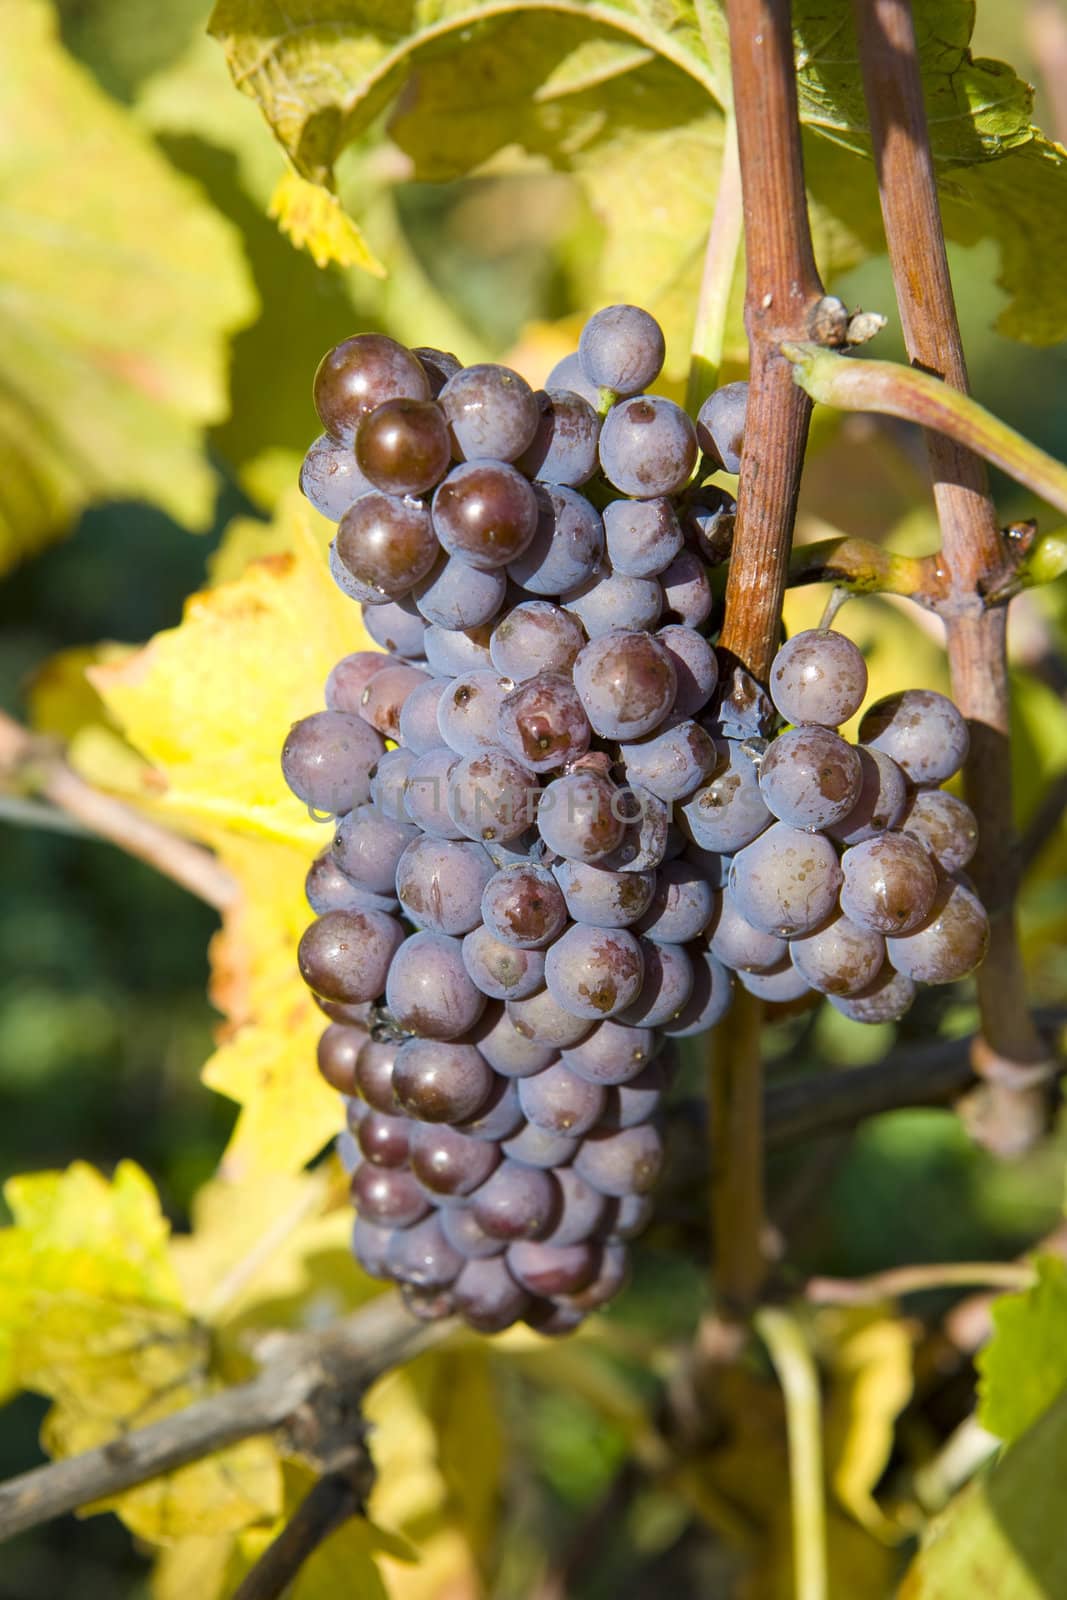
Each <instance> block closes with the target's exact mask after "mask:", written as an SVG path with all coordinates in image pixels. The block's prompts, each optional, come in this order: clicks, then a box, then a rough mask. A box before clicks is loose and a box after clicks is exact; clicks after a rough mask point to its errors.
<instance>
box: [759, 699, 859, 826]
mask: <svg viewBox="0 0 1067 1600" xmlns="http://www.w3.org/2000/svg"><path fill="white" fill-rule="evenodd" d="M759 783H760V793H761V794H762V796H763V799H764V802H765V804H766V805H767V807H768V809H769V810H770V811H771V813H772V814H773V815H774V816H776V817H777V818H778V820H779V822H788V824H789V826H790V827H791V828H828V827H830V826H831V825H832V824H833V823H835V822H837V823H840V822H843V821H844V820H845V818H846V817H848V816H849V815H850V813H851V812H852V810H853V809H854V807H855V805H856V803H857V801H858V800H859V797H860V792H861V789H862V787H863V769H862V767H861V765H860V758H859V755H858V753H857V752H856V751H855V750H854V749H853V748H852V746H851V745H850V744H848V743H846V741H845V740H844V739H842V738H841V736H840V734H837V733H834V732H833V730H832V729H830V728H823V727H820V726H819V725H818V724H817V723H804V724H802V725H801V726H800V727H797V728H791V729H790V730H789V731H788V732H786V733H782V734H779V736H778V738H777V739H775V740H774V742H773V743H772V744H771V747H770V749H769V750H768V751H767V753H766V754H765V756H764V757H763V761H762V763H761V765H760V773H759Z"/></svg>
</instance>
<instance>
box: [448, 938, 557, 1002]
mask: <svg viewBox="0 0 1067 1600" xmlns="http://www.w3.org/2000/svg"><path fill="white" fill-rule="evenodd" d="M463 964H464V966H465V967H466V969H467V971H468V972H469V973H470V975H471V978H472V979H473V980H474V982H475V983H476V984H477V986H478V988H479V989H480V990H481V991H482V993H483V994H485V995H488V996H489V997H490V999H492V1000H512V999H514V1000H523V999H525V997H526V996H527V995H529V994H533V993H534V992H535V991H536V990H538V989H540V988H541V987H542V985H543V984H544V981H545V958H544V955H543V954H542V952H541V951H540V950H520V949H519V947H518V945H514V944H505V943H504V941H503V940H502V939H498V938H497V937H496V936H495V935H494V934H492V933H490V932H489V929H488V928H486V927H485V926H484V925H482V926H480V927H477V928H473V929H472V930H471V931H470V932H469V933H468V934H467V936H466V938H465V939H464V941H463Z"/></svg>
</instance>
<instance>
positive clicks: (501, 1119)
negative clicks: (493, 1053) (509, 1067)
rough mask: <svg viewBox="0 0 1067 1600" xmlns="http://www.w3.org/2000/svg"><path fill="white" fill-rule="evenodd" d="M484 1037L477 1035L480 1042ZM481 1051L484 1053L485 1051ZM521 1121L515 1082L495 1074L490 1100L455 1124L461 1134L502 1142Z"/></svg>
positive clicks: (517, 1129)
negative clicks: (473, 1113) (470, 1115)
mask: <svg viewBox="0 0 1067 1600" xmlns="http://www.w3.org/2000/svg"><path fill="white" fill-rule="evenodd" d="M480 1026H481V1024H480V1023H479V1027H480ZM473 1036H474V1035H473V1034H472V1037H473ZM483 1037H484V1036H483V1035H482V1034H481V1033H479V1034H478V1040H479V1044H480V1043H481V1042H482V1039H483ZM479 1053H480V1054H483V1055H484V1054H485V1052H484V1051H480V1052H479ZM486 1059H488V1057H486ZM522 1124H523V1110H522V1106H521V1105H520V1104H519V1091H518V1086H517V1083H516V1081H515V1080H514V1079H513V1078H506V1077H503V1076H500V1075H497V1074H496V1073H494V1075H493V1087H492V1088H491V1089H490V1091H489V1098H488V1100H486V1102H485V1104H484V1105H483V1106H481V1107H480V1108H479V1110H478V1111H477V1112H476V1113H475V1115H474V1116H473V1117H464V1118H463V1119H462V1121H460V1122H458V1123H457V1124H456V1126H457V1127H458V1128H459V1131H460V1132H461V1133H469V1134H470V1136H471V1138H472V1139H492V1140H493V1141H494V1142H497V1143H499V1141H500V1140H501V1139H510V1138H511V1135H512V1134H513V1133H517V1132H518V1131H519V1129H520V1128H521V1127H522Z"/></svg>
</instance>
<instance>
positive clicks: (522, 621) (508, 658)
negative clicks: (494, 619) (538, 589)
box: [489, 600, 585, 683]
mask: <svg viewBox="0 0 1067 1600" xmlns="http://www.w3.org/2000/svg"><path fill="white" fill-rule="evenodd" d="M584 643H585V633H584V630H583V629H582V626H581V624H580V623H579V622H578V620H577V618H576V617H574V616H572V615H571V613H570V612H569V611H564V610H562V609H561V608H560V607H559V606H554V605H550V604H549V602H548V601H547V600H526V601H524V602H523V603H522V605H518V606H516V607H515V609H514V610H513V611H509V612H508V614H507V616H506V617H503V618H502V619H501V621H500V622H498V623H497V625H496V627H495V628H494V629H493V634H492V637H491V639H490V640H489V654H490V656H491V657H492V661H493V666H494V667H495V668H496V670H497V671H498V672H501V673H503V675H504V676H505V677H506V678H511V679H512V680H513V682H515V683H522V682H524V681H525V680H526V679H527V678H535V677H537V675H538V674H539V673H541V672H563V673H566V672H569V671H570V669H571V667H573V665H574V662H575V659H576V658H577V655H578V652H579V650H580V649H581V648H582V646H583V644H584Z"/></svg>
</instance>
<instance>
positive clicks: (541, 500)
mask: <svg viewBox="0 0 1067 1600" xmlns="http://www.w3.org/2000/svg"><path fill="white" fill-rule="evenodd" d="M663 353H664V352H663V336H662V333H661V332H660V329H659V327H658V326H657V324H656V323H655V321H654V319H653V318H651V317H650V316H648V314H647V313H646V312H644V311H641V310H639V309H638V308H637V307H634V306H614V307H609V308H608V309H607V310H605V311H601V312H598V313H597V314H596V315H595V316H594V317H592V318H591V319H590V321H589V322H588V323H587V324H586V327H585V328H584V330H583V332H582V335H581V340H580V344H579V349H578V352H577V354H576V355H574V356H569V357H567V358H566V359H565V360H564V361H563V362H561V363H560V364H559V365H558V366H557V368H556V369H555V370H554V372H553V373H552V374H551V375H550V377H549V379H548V382H547V385H546V388H545V390H544V391H533V390H531V389H530V387H529V386H528V385H527V384H526V383H525V382H524V380H523V379H522V378H521V377H520V376H519V375H518V374H517V373H515V372H512V371H510V370H509V369H507V368H505V367H502V366H496V365H491V364H480V365H477V366H471V367H462V366H461V365H460V363H459V362H458V361H457V360H456V358H455V357H454V356H451V355H448V354H446V353H445V352H442V351H439V350H431V349H416V350H408V349H406V348H404V347H403V346H401V345H399V344H397V343H396V342H395V341H393V340H391V339H389V338H386V337H385V336H384V335H380V334H361V335H359V336H357V337H354V338H351V339H347V340H345V341H344V343H343V344H341V345H338V346H337V347H336V349H334V350H331V351H330V352H329V353H328V355H327V356H326V357H325V358H324V360H323V362H322V363H321V365H320V367H319V371H318V373H317V375H316V379H315V389H314V398H315V405H316V409H317V410H318V413H319V417H320V419H321V421H322V423H323V426H324V428H325V430H326V431H325V432H324V433H323V434H322V436H321V437H320V438H319V439H317V440H316V441H315V443H314V444H313V445H312V446H311V448H310V450H309V451H308V453H307V456H306V458H305V461H304V465H303V469H302V473H301V485H302V488H303V490H304V492H305V494H306V495H307V496H308V498H309V499H310V500H311V502H312V503H313V504H314V505H315V506H316V507H317V508H318V510H320V511H321V512H322V513H323V514H324V515H326V516H327V517H329V518H330V519H331V520H333V521H334V522H336V524H337V532H336V536H335V538H334V541H333V544H332V546H331V551H330V561H331V570H332V572H333V575H334V578H335V580H336V582H337V583H338V584H339V586H340V587H341V589H342V590H343V591H344V592H345V593H346V594H348V595H350V596H351V597H352V598H353V599H354V600H356V601H358V602H359V603H360V605H361V606H362V608H363V617H364V623H365V626H366V629H367V631H368V633H369V634H370V636H371V637H372V638H373V640H374V641H375V642H376V643H377V644H378V645H379V646H380V647H381V648H380V650H378V651H361V652H357V653H356V654H354V655H350V656H347V657H345V658H344V659H343V660H342V661H340V662H338V664H337V665H336V667H335V668H334V670H333V672H332V673H331V674H330V678H329V680H328V682H327V685H326V709H325V710H324V711H320V712H317V713H315V714H314V715H313V716H310V717H307V718H305V719H304V720H303V721H302V722H299V723H297V724H295V726H294V727H293V728H292V730H291V731H290V734H289V737H288V739H287V741H286V744H285V748H284V751H283V757H282V764H283V770H284V772H285V776H286V779H287V781H288V783H289V785H290V787H291V788H292V789H293V791H294V792H295V793H296V794H297V795H298V796H299V797H300V798H301V799H302V800H303V801H304V802H305V803H306V804H307V805H308V807H309V808H311V810H312V811H313V812H314V813H318V814H321V815H322V816H323V817H325V818H328V819H336V832H335V836H334V839H333V843H332V845H331V847H330V849H329V850H327V851H325V852H324V853H323V854H322V855H321V856H320V857H319V859H318V860H317V861H316V862H315V863H314V865H313V866H312V868H311V871H310V873H309V876H308V883H307V893H308V899H309V902H310V904H311V906H312V909H313V910H314V911H315V913H316V915H317V920H316V921H315V922H314V923H313V924H312V926H311V927H310V928H309V929H308V930H307V932H306V933H305V935H304V937H303V939H302V940H301V943H300V950H299V962H300V968H301V971H302V973H303V976H304V978H305V980H306V981H307V983H308V984H309V986H310V988H311V989H312V991H313V992H314V994H315V996H316V999H317V1000H318V1003H319V1005H320V1006H321V1007H322V1009H323V1010H324V1011H325V1012H326V1013H327V1015H328V1017H329V1018H330V1025H329V1026H328V1027H327V1029H326V1031H325V1033H324V1034H323V1036H322V1040H321V1044H320V1048H319V1067H320V1070H321V1072H322V1073H323V1075H324V1077H325V1078H326V1079H327V1081H328V1082H329V1083H331V1084H332V1085H333V1086H334V1087H336V1088H337V1089H338V1090H340V1091H341V1093H342V1094H343V1095H344V1096H345V1097H346V1100H347V1106H348V1121H349V1129H350V1133H349V1136H348V1138H347V1141H346V1142H345V1144H344V1151H345V1153H346V1156H347V1159H348V1164H349V1166H350V1170H351V1187H352V1195H353V1199H354V1202H355V1206H356V1210H357V1220H356V1224H355V1230H354V1249H355V1253H356V1256H357V1258H358V1259H359V1261H360V1262H361V1263H362V1265H363V1266H364V1267H365V1269H366V1270H367V1271H368V1272H370V1273H371V1274H373V1275H376V1276H379V1277H383V1278H387V1279H390V1280H393V1281H395V1282H397V1283H399V1284H400V1285H401V1286H402V1289H403V1293H404V1295H405V1298H406V1299H407V1301H408V1303H409V1305H410V1306H411V1308H412V1310H413V1311H414V1312H416V1313H417V1314H418V1315H420V1316H424V1317H427V1318H433V1317H438V1316H444V1315H448V1314H451V1313H458V1314H459V1315H461V1316H463V1317H464V1318H465V1319H466V1320H467V1321H468V1322H469V1323H470V1324H471V1325H472V1326H473V1327H475V1328H477V1329H480V1330H483V1331H486V1332H495V1331H498V1330H501V1329H503V1328H506V1327H508V1326H510V1325H511V1324H512V1323H513V1322H515V1321H517V1320H524V1321H526V1322H527V1323H529V1324H530V1325H531V1326H533V1327H536V1328H538V1329H540V1330H541V1331H544V1332H559V1333H562V1332H567V1331H568V1330H570V1329H572V1328H573V1327H575V1326H577V1324H578V1323H579V1322H580V1321H581V1320H582V1319H583V1317H584V1316H585V1315H586V1314H587V1313H588V1312H589V1311H590V1310H591V1309H593V1308H595V1307H596V1306H599V1305H601V1304H603V1303H605V1302H606V1301H607V1300H608V1299H609V1298H610V1297H611V1296H612V1295H613V1294H614V1293H615V1292H616V1291H617V1290H618V1288H619V1287H620V1285H621V1284H622V1282H623V1281H624V1278H625V1275H626V1266H627V1241H628V1240H629V1239H630V1238H632V1237H633V1236H634V1234H636V1233H637V1232H638V1231H639V1230H640V1229H641V1228H642V1227H643V1225H644V1224H645V1222H646V1221H647V1218H648V1214H649V1209H650V1201H649V1199H648V1193H649V1190H650V1189H651V1187H652V1185H653V1184H654V1182H655V1179H656V1176H657V1174H658V1171H659V1168H660V1166H661V1164H662V1159H663V1149H662V1143H661V1136H660V1132H659V1127H658V1121H657V1118H658V1113H659V1110H660V1106H661V1102H662V1097H663V1094H664V1092H665V1090H666V1088H667V1087H668V1086H669V1082H670V1078H671V1071H672V1065H673V1056H672V1050H673V1041H674V1040H675V1039H677V1038H681V1037H685V1036H687V1035H691V1034H695V1033H699V1032H702V1031H703V1030H704V1029H706V1028H708V1027H710V1026H711V1025H712V1024H713V1023H715V1022H716V1021H718V1020H719V1018H720V1017H721V1016H722V1015H723V1014H724V1012H725V1011H726V1009H727V1007H728V1006H729V1004H730V1000H731V996H732V992H733V986H734V984H735V982H740V983H741V984H743V985H744V986H745V987H747V988H750V989H752V990H753V991H754V992H756V993H758V994H761V995H764V996H765V997H767V998H768V999H781V1000H792V999H794V998H795V997H796V996H797V994H798V993H800V992H803V993H807V992H809V990H818V991H821V992H823V993H828V994H829V995H830V996H831V999H832V1000H833V1002H834V1003H835V1004H837V1005H839V1006H840V1007H841V1008H842V1009H846V1010H848V1012H849V1014H850V1015H856V1016H865V1017H866V1018H867V1019H869V1020H880V1019H881V1018H882V1017H883V1016H890V1015H898V1014H899V1012H900V1010H901V1009H902V1008H903V1006H904V1004H906V1002H907V1001H908V1000H910V997H911V993H912V989H913V980H919V981H926V982H931V981H941V979H942V978H943V977H945V976H954V975H956V974H957V973H958V972H962V971H964V970H967V969H968V968H969V966H970V965H973V964H974V961H975V960H976V959H978V958H979V957H980V954H981V948H980V947H981V938H980V937H979V933H980V931H981V930H980V928H979V919H980V915H981V914H980V908H978V907H977V902H976V901H975V899H974V896H973V894H972V893H971V891H970V890H969V889H968V888H967V887H966V885H965V884H964V883H962V882H961V881H959V880H958V877H957V876H955V875H957V874H958V873H959V871H960V869H961V868H962V867H963V866H964V865H965V864H966V859H967V854H968V848H967V840H968V838H969V839H970V842H971V846H972V847H973V831H974V830H973V819H971V818H970V816H969V813H967V812H966V808H965V807H963V806H962V803H961V802H959V801H957V800H954V799H953V797H952V796H950V795H946V794H943V793H941V792H940V791H939V790H938V789H937V788H936V787H934V786H935V785H936V784H938V783H940V782H941V781H943V779H944V778H945V777H947V776H948V775H949V773H950V772H951V771H953V770H955V767H956V766H957V765H958V764H959V761H960V760H962V755H963V752H964V750H965V729H964V726H963V724H962V722H961V721H960V719H959V717H958V714H957V713H956V712H955V710H954V708H953V707H952V706H951V705H950V704H949V702H947V701H944V700H943V699H942V697H940V696H936V695H929V694H925V693H924V692H922V691H913V692H911V693H910V694H908V695H904V696H898V697H896V699H895V701H894V702H891V703H890V702H884V703H883V704H882V705H881V706H876V707H874V708H872V710H871V711H870V712H869V713H868V715H867V717H866V718H865V720H864V724H863V731H862V733H861V745H860V746H859V747H858V748H856V749H853V748H852V747H851V746H849V745H848V744H846V743H845V742H844V741H843V740H842V739H840V738H839V736H838V735H837V733H836V732H835V731H834V729H835V728H836V727H837V726H838V725H839V724H840V722H842V721H843V720H845V719H846V718H847V717H848V716H850V715H851V714H852V712H853V711H854V710H855V709H856V706H858V704H859V701H860V700H861V699H862V696H863V693H864V690H865V687H866V671H865V669H864V667H863V662H862V658H861V657H860V656H859V654H858V652H856V651H855V649H854V647H853V646H851V645H850V644H849V643H848V641H847V640H845V639H843V638H842V636H840V635H837V634H834V633H829V632H826V633H818V634H806V635H800V636H798V638H796V639H794V640H791V641H790V643H789V644H787V645H786V646H785V647H784V648H783V650H782V651H781V652H780V653H779V656H778V658H777V659H776V662H775V666H774V674H773V682H772V692H773V695H774V699H775V704H776V706H777V708H778V710H779V712H780V713H781V715H782V716H783V717H784V718H785V719H786V720H787V721H789V722H792V723H794V724H795V726H794V727H793V728H791V729H790V730H789V731H787V732H786V733H784V734H782V735H781V736H780V737H779V738H778V739H776V740H774V741H773V742H772V743H770V744H769V745H768V744H766V742H765V741H763V740H759V739H755V740H754V739H739V738H734V737H727V736H726V732H727V728H726V724H725V723H724V721H723V719H722V716H721V714H720V712H719V710H717V709H716V691H717V686H718V666H717V660H716V655H715V652H714V649H713V648H712V645H711V643H710V642H709V637H708V635H709V633H710V632H711V631H712V625H713V590H712V584H711V580H710V576H709V574H710V571H711V569H712V568H713V567H714V566H716V565H718V564H719V563H721V562H723V561H724V560H725V559H726V558H727V557H728V555H729V546H730V536H731V531H732V518H733V509H734V507H733V502H732V500H731V499H730V498H729V496H728V495H727V494H726V493H725V492H724V491H723V490H721V489H720V488H718V487H717V486H716V485H715V484H714V483H712V482H710V481H709V479H710V477H711V476H712V475H713V474H714V473H715V472H717V471H722V470H725V471H730V472H733V471H736V470H737V469H738V466H739V463H740V452H741V439H742V433H743V426H744V411H745V400H746V394H747V390H746V386H745V385H744V384H729V385H726V386H725V387H724V388H721V389H719V390H716V391H715V393H714V394H712V395H711V396H709V397H708V399H707V400H706V401H705V403H704V405H703V407H702V408H701V411H700V413H699V416H698V418H697V421H696V424H695V425H694V423H693V422H692V421H691V420H690V419H689V417H688V416H687V415H686V414H685V412H684V411H682V410H681V409H680V408H679V407H678V406H676V405H674V404H673V403H672V402H671V401H669V400H667V399H664V398H663V397H661V396H658V395H651V394H649V393H647V392H646V391H647V388H648V385H649V384H651V383H652V382H653V381H654V380H655V378H656V377H657V375H658V373H659V370H660V367H661V364H662V361H663ZM953 719H955V720H953ZM842 850H843V853H841V854H840V855H839V852H841V851H842ZM976 908H977V909H976ZM981 928H982V929H984V919H982V920H981ZM982 937H984V934H982ZM968 941H969V943H968Z"/></svg>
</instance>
